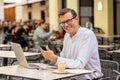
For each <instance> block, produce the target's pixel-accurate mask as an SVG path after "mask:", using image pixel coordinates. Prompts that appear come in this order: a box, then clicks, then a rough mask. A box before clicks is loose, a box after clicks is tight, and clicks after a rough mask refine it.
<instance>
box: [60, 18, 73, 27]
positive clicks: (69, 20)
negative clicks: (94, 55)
mask: <svg viewBox="0 0 120 80" xmlns="http://www.w3.org/2000/svg"><path fill="white" fill-rule="evenodd" d="M73 19H75V17H73V18H71V19H68V20H66V21H63V22H60V23H59V24H60V26H62V27H63V26H65V25H69V24H70V23H71V22H72V21H73Z"/></svg>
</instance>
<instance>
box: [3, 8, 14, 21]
mask: <svg viewBox="0 0 120 80" xmlns="http://www.w3.org/2000/svg"><path fill="white" fill-rule="evenodd" d="M4 15H5V20H9V21H14V20H15V7H12V8H6V9H4Z"/></svg>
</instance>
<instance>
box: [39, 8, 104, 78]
mask: <svg viewBox="0 0 120 80" xmlns="http://www.w3.org/2000/svg"><path fill="white" fill-rule="evenodd" d="M59 18H60V21H61V22H60V25H61V26H62V27H63V29H64V30H65V31H66V34H65V36H64V41H63V49H62V51H61V53H60V56H57V55H55V54H54V52H53V51H52V50H50V49H49V48H48V47H46V49H47V50H46V51H45V50H42V49H41V53H42V55H43V56H44V58H46V59H48V60H50V61H52V62H53V63H57V62H60V61H64V62H66V67H68V68H79V69H87V70H95V71H96V72H95V73H91V74H85V75H81V76H79V79H77V80H98V78H99V77H101V76H102V73H101V66H100V60H99V54H98V43H97V39H96V37H95V35H94V33H93V32H92V31H91V30H89V29H87V28H83V27H81V26H80V25H79V18H78V16H77V14H76V12H75V11H74V10H73V9H69V8H65V9H62V10H61V11H60V12H59Z"/></svg>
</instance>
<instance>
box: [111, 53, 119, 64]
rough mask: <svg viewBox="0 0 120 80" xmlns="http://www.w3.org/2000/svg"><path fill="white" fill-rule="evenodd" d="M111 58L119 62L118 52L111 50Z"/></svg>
mask: <svg viewBox="0 0 120 80" xmlns="http://www.w3.org/2000/svg"><path fill="white" fill-rule="evenodd" d="M112 60H114V61H117V62H119V64H120V53H118V52H113V53H112Z"/></svg>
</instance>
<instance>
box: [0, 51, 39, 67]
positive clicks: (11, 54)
mask: <svg viewBox="0 0 120 80" xmlns="http://www.w3.org/2000/svg"><path fill="white" fill-rule="evenodd" d="M39 54H40V53H35V52H24V55H25V56H35V55H39ZM0 57H2V58H3V66H6V65H7V59H8V58H16V56H15V53H14V51H0Z"/></svg>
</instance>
